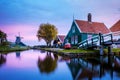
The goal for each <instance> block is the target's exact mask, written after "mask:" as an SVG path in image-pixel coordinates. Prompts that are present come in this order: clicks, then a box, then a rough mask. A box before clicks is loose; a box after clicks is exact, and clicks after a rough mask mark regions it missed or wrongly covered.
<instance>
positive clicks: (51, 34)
mask: <svg viewBox="0 0 120 80" xmlns="http://www.w3.org/2000/svg"><path fill="white" fill-rule="evenodd" d="M57 33H58V31H57V28H56V27H55V26H54V25H52V24H49V23H46V24H41V25H40V26H39V29H38V32H37V37H38V40H39V41H40V40H41V39H44V40H45V42H46V44H47V46H51V42H52V40H54V39H55V38H56V36H57Z"/></svg>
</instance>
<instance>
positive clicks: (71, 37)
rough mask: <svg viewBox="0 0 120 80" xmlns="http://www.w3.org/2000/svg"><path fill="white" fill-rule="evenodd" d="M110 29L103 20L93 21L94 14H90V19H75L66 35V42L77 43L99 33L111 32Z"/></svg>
mask: <svg viewBox="0 0 120 80" xmlns="http://www.w3.org/2000/svg"><path fill="white" fill-rule="evenodd" d="M109 32H110V30H109V29H108V28H107V27H106V26H105V24H104V23H101V22H92V15H91V14H90V13H89V14H88V20H87V21H84V20H73V23H72V25H71V28H70V30H69V32H68V34H67V35H66V37H65V40H64V41H65V42H67V41H68V42H69V43H71V45H77V44H78V43H79V42H81V41H83V40H85V39H90V38H92V37H93V36H95V35H98V33H102V34H105V33H109Z"/></svg>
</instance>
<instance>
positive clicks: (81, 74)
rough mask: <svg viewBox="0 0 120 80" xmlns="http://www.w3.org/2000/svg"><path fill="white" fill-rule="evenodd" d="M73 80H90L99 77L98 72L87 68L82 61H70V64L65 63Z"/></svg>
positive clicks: (86, 64) (85, 63)
mask: <svg viewBox="0 0 120 80" xmlns="http://www.w3.org/2000/svg"><path fill="white" fill-rule="evenodd" d="M67 65H68V67H69V69H70V71H71V74H72V77H73V80H81V79H92V78H93V77H96V76H99V71H97V70H95V69H94V68H93V66H92V67H89V66H88V63H87V62H85V61H83V60H82V59H72V60H71V62H70V63H67Z"/></svg>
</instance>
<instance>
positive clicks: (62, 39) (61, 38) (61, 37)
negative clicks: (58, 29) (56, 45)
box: [57, 35, 65, 43]
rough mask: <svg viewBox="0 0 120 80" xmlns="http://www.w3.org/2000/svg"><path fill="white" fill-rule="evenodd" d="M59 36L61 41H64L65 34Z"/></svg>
mask: <svg viewBox="0 0 120 80" xmlns="http://www.w3.org/2000/svg"><path fill="white" fill-rule="evenodd" d="M57 37H58V38H59V39H60V41H62V43H63V42H64V38H65V35H58V36H57Z"/></svg>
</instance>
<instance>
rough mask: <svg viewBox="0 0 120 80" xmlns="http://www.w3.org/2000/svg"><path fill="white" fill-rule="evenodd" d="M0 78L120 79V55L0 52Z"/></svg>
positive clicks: (19, 79)
mask: <svg viewBox="0 0 120 80" xmlns="http://www.w3.org/2000/svg"><path fill="white" fill-rule="evenodd" d="M0 80H120V58H119V57H116V56H109V57H93V58H91V57H87V58H85V57H84V58H74V59H69V58H65V57H61V56H58V55H56V54H53V53H50V52H45V51H36V50H28V51H22V52H12V53H9V54H7V55H3V54H0Z"/></svg>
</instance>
